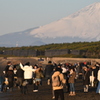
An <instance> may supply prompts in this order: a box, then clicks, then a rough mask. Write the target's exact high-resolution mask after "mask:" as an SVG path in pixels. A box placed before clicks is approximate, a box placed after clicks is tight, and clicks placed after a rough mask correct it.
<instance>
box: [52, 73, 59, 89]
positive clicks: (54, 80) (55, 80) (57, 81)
mask: <svg viewBox="0 0 100 100" xmlns="http://www.w3.org/2000/svg"><path fill="white" fill-rule="evenodd" d="M60 85H61V80H60V77H59V75H58V76H54V77H53V78H52V86H53V87H56V86H57V87H58V86H60Z"/></svg>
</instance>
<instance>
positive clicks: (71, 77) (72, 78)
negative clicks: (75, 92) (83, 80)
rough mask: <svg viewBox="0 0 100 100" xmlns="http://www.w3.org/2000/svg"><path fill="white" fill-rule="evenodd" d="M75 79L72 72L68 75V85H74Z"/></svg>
mask: <svg viewBox="0 0 100 100" xmlns="http://www.w3.org/2000/svg"><path fill="white" fill-rule="evenodd" d="M75 77H76V73H75V72H73V73H72V74H70V75H69V80H68V83H74V81H75Z"/></svg>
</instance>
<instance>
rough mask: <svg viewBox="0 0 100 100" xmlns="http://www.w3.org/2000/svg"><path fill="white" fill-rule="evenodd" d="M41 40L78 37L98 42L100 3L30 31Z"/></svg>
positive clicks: (99, 34)
mask: <svg viewBox="0 0 100 100" xmlns="http://www.w3.org/2000/svg"><path fill="white" fill-rule="evenodd" d="M30 34H31V35H33V36H35V37H41V38H47V37H48V38H56V37H78V38H82V39H89V40H91V39H94V38H95V40H100V3H94V4H92V5H89V6H87V7H85V8H83V9H82V10H80V11H78V12H76V13H74V14H72V15H70V16H68V17H65V18H62V19H61V20H58V21H55V22H52V23H50V24H48V25H44V26H42V27H40V28H38V29H35V30H33V31H31V33H30Z"/></svg>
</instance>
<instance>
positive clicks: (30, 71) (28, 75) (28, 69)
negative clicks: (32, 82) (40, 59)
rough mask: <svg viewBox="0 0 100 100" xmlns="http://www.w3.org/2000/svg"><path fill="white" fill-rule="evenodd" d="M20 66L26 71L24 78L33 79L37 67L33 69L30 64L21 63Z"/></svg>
mask: <svg viewBox="0 0 100 100" xmlns="http://www.w3.org/2000/svg"><path fill="white" fill-rule="evenodd" d="M20 67H21V69H22V70H23V71H24V79H32V77H33V72H35V70H36V69H33V68H32V66H28V65H25V66H23V65H22V64H21V63H20Z"/></svg>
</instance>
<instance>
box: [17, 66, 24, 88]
mask: <svg viewBox="0 0 100 100" xmlns="http://www.w3.org/2000/svg"><path fill="white" fill-rule="evenodd" d="M16 77H17V81H16V83H17V84H18V88H19V89H20V88H21V85H22V83H23V80H24V71H23V70H22V69H21V68H20V66H19V68H18V69H17V72H16Z"/></svg>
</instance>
